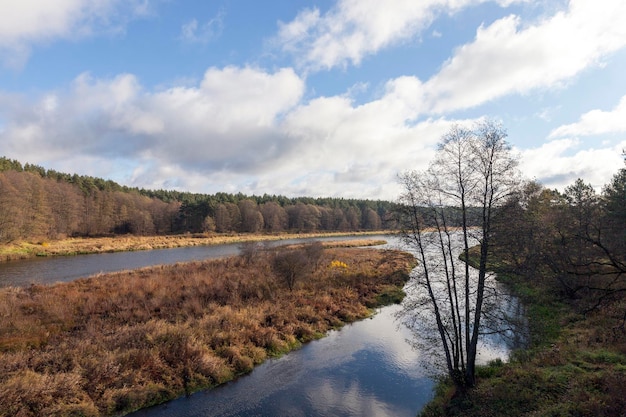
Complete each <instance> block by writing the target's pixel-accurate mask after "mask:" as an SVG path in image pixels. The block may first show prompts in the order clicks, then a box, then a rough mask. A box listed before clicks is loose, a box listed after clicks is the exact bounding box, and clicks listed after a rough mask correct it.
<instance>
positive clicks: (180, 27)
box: [0, 0, 626, 200]
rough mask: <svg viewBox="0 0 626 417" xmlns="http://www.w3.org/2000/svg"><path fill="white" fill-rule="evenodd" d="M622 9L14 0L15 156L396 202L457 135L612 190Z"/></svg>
mask: <svg viewBox="0 0 626 417" xmlns="http://www.w3.org/2000/svg"><path fill="white" fill-rule="evenodd" d="M623 22H626V2H623V1H622V0H601V1H591V0H570V1H566V0H541V1H533V0H493V1H488V0H421V1H415V0H393V1H391V0H390V1H386V2H380V1H377V0H337V1H331V0H323V1H304V0H301V1H287V0H277V1H271V2H259V1H248V0H241V1H237V0H214V1H193V0H55V1H54V2H52V1H50V2H42V1H40V0H21V1H20V2H15V1H12V0H0V155H3V156H6V157H9V158H12V159H18V160H20V161H22V162H30V163H36V164H39V165H42V166H44V167H46V168H49V169H55V170H58V171H62V172H71V173H74V172H76V173H79V174H83V175H93V176H98V177H103V178H107V179H113V180H115V181H117V182H119V183H122V184H125V185H129V186H137V187H144V188H152V189H160V188H165V189H178V190H183V191H193V192H202V193H215V192H219V191H224V192H233V193H236V192H243V193H245V194H263V193H268V194H283V195H287V196H335V197H346V198H371V199H379V198H380V199H390V200H393V199H395V198H396V197H397V195H398V194H399V192H400V190H399V186H398V183H397V180H396V178H397V175H398V173H400V172H403V171H406V170H409V169H417V170H420V169H425V168H426V167H427V165H428V162H429V161H430V159H431V158H432V156H433V154H434V150H435V148H436V144H437V141H438V140H439V139H440V138H441V136H442V135H443V134H445V133H446V132H447V131H448V130H449V129H450V127H451V126H453V125H455V124H468V125H471V124H472V123H474V122H476V121H478V120H481V119H482V118H490V119H493V120H496V121H500V122H501V123H502V124H503V126H504V127H505V128H506V129H507V131H508V134H509V137H508V140H509V142H510V143H511V144H512V145H513V147H514V150H515V152H517V153H519V155H520V162H521V163H520V166H521V168H522V170H523V172H524V174H525V175H526V176H527V177H528V178H533V179H537V180H539V181H540V182H542V183H543V184H544V185H546V186H548V187H550V188H559V189H563V187H565V186H567V185H569V184H571V183H573V182H574V180H575V179H576V178H578V177H580V178H583V179H584V180H585V181H586V182H588V183H591V184H592V185H594V186H595V187H596V188H597V189H598V190H600V189H601V187H602V185H603V184H605V183H607V182H608V181H609V180H610V178H611V177H612V176H613V175H614V174H615V173H616V172H617V170H618V169H619V168H621V167H622V166H623V158H622V157H621V152H622V149H625V148H626V77H624V74H626V25H624V23H623Z"/></svg>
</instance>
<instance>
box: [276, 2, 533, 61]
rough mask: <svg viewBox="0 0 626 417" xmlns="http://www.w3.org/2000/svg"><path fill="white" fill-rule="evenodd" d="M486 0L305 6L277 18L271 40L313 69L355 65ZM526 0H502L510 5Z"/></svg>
mask: <svg viewBox="0 0 626 417" xmlns="http://www.w3.org/2000/svg"><path fill="white" fill-rule="evenodd" d="M485 1H487V0H422V1H414V0H391V1H386V2H381V1H377V0H340V1H339V2H338V3H337V4H336V5H335V6H333V7H332V8H331V9H330V10H329V11H328V12H327V13H325V14H324V15H322V14H321V13H320V11H319V9H317V8H312V9H305V10H304V11H302V12H300V13H299V14H298V15H297V16H296V17H295V19H293V20H292V21H290V22H287V23H284V22H281V23H280V29H279V33H278V35H277V36H276V39H275V40H274V42H275V43H276V44H277V45H278V46H279V47H280V48H282V50H283V51H286V52H289V53H292V54H294V55H295V56H296V60H297V61H298V63H299V65H300V66H301V67H304V68H306V69H307V70H311V71H319V70H327V69H331V68H334V67H337V66H339V67H345V66H347V65H349V64H351V65H359V64H360V62H361V61H362V60H363V58H364V57H366V56H368V55H372V54H374V53H376V52H378V51H379V50H381V49H382V48H386V47H389V46H391V45H396V44H398V43H401V42H405V41H409V40H411V39H413V38H415V37H416V36H417V35H419V34H420V33H421V32H422V31H423V30H424V29H426V28H428V26H429V25H430V23H431V22H432V21H433V19H434V18H435V17H436V16H437V15H438V14H442V13H446V12H448V13H453V12H456V11H458V10H460V9H462V8H464V7H467V6H470V5H473V4H474V5H475V4H479V3H483V2H485ZM519 1H524V0H500V1H496V3H498V4H500V5H502V6H508V5H510V4H512V3H515V2H519Z"/></svg>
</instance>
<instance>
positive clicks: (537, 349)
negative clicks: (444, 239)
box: [421, 273, 626, 417]
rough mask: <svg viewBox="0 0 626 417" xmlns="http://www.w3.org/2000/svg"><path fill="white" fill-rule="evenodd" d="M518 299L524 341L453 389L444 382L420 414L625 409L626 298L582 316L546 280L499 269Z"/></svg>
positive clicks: (483, 416) (609, 412) (617, 412)
mask: <svg viewBox="0 0 626 417" xmlns="http://www.w3.org/2000/svg"><path fill="white" fill-rule="evenodd" d="M499 279H500V280H501V281H503V282H505V283H506V284H508V285H509V286H511V288H513V290H514V292H515V293H516V294H518V295H519V296H520V297H521V298H522V300H523V301H524V303H525V305H526V308H527V317H528V320H529V325H530V334H531V341H532V343H531V346H530V347H529V348H528V349H526V350H520V351H517V352H514V354H513V355H512V358H511V360H510V362H509V363H502V362H501V361H496V362H493V363H491V364H489V365H488V366H483V367H480V368H479V369H478V371H477V372H478V382H477V386H476V387H475V388H474V389H472V390H470V391H469V392H467V393H460V392H457V391H456V390H455V388H454V387H453V386H452V385H451V384H450V383H449V381H446V380H443V381H441V383H440V384H439V386H438V387H437V391H436V396H435V399H434V400H433V401H432V402H431V403H430V404H429V405H428V406H427V407H426V408H425V409H424V410H423V412H422V413H421V416H422V417H434V416H465V417H474V416H475V417H479V416H480V417H488V416H494V417H495V416H507V417H508V416H537V417H538V416H542V417H543V416H555V417H556V416H563V417H564V416H589V417H592V416H594V417H595V416H616V417H617V416H624V415H626V327H625V324H626V323H625V319H626V316H625V315H624V311H626V300H624V299H623V297H622V298H621V299H615V300H613V301H612V302H610V303H607V304H605V305H603V306H602V307H601V308H600V309H597V310H595V311H592V312H589V313H587V314H582V313H580V312H579V309H577V308H576V307H575V305H574V304H573V303H570V302H565V301H564V300H563V299H562V298H560V297H559V296H558V294H557V293H556V292H555V289H554V287H553V286H551V285H549V280H548V279H546V280H545V281H542V282H528V281H526V280H523V279H521V278H520V277H516V276H511V275H507V274H505V273H499Z"/></svg>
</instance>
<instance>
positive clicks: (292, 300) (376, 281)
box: [0, 249, 412, 416]
mask: <svg viewBox="0 0 626 417" xmlns="http://www.w3.org/2000/svg"><path fill="white" fill-rule="evenodd" d="M333 260H340V261H342V262H344V263H345V264H346V265H347V266H348V267H347V268H344V269H342V271H340V273H338V272H337V271H336V270H333V268H330V267H329V265H330V264H331V262H332V261H333ZM411 262H412V258H411V257H410V255H407V254H404V253H399V252H392V251H377V250H365V249H326V250H324V253H323V254H322V257H321V259H320V261H319V262H318V263H317V267H316V269H315V271H313V273H311V274H307V279H306V280H298V281H296V284H295V285H294V287H293V289H292V291H289V290H288V289H287V288H286V286H285V285H284V284H283V282H282V281H281V280H280V279H278V278H277V277H276V276H274V275H273V272H272V268H271V266H270V258H269V255H267V254H264V253H263V252H261V253H259V254H258V255H257V256H255V257H254V259H252V260H251V261H246V262H244V261H243V260H242V259H241V258H236V257H234V258H228V259H222V260H211V261H205V262H192V263H186V264H177V265H173V266H158V267H152V268H145V269H141V270H137V271H125V272H119V273H113V274H106V275H100V276H96V277H92V278H88V279H80V280H77V281H74V282H70V283H61V284H55V285H51V286H43V285H33V286H30V287H27V288H4V289H0V416H65V415H68V416H69V415H83V416H106V415H120V414H124V413H127V412H130V411H132V410H135V409H138V408H141V407H145V406H148V405H151V404H156V403H160V402H163V401H165V400H168V399H171V398H174V397H177V396H179V395H183V394H185V393H190V392H192V391H195V390H198V389H201V388H207V387H212V386H215V385H218V384H221V383H224V382H226V381H228V380H231V379H233V378H235V377H236V376H238V375H241V374H244V373H246V372H249V371H250V370H251V369H252V368H253V367H254V366H255V365H257V364H259V363H261V362H263V361H264V360H265V359H266V358H267V357H269V356H275V355H280V354H283V353H285V352H287V351H289V350H291V349H294V348H297V347H298V346H300V345H301V344H302V343H304V342H306V341H309V340H311V339H315V338H318V337H321V336H322V335H323V334H324V333H325V332H327V331H328V330H329V329H331V328H335V327H339V326H341V325H343V324H344V323H346V322H349V321H353V320H357V319H360V318H364V317H366V316H367V315H368V314H370V312H369V310H368V307H372V306H374V305H376V303H378V302H380V300H381V294H383V293H385V292H390V291H391V292H393V291H392V290H396V291H397V288H398V287H402V285H403V283H404V282H405V280H406V279H407V277H408V271H409V269H410V265H411ZM382 299H385V298H384V297H382Z"/></svg>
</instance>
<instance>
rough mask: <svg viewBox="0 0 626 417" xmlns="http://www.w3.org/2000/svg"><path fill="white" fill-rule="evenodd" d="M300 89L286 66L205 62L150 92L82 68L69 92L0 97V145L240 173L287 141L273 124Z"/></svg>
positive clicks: (26, 154)
mask: <svg viewBox="0 0 626 417" xmlns="http://www.w3.org/2000/svg"><path fill="white" fill-rule="evenodd" d="M303 92H304V82H303V81H302V80H301V79H300V78H299V77H298V76H297V75H296V74H295V73H294V72H293V70H291V69H279V70H277V71H275V72H273V73H267V72H264V71H262V70H259V69H254V68H249V67H244V68H238V67H226V68H223V69H218V68H210V69H209V70H207V71H206V73H205V75H204V78H203V79H202V81H201V82H200V83H199V84H197V85H195V86H184V87H182V86H181V87H172V88H169V89H167V90H163V91H154V92H150V91H145V89H144V88H143V87H142V86H141V85H140V83H139V81H138V80H137V78H136V77H135V76H134V75H132V74H121V75H118V76H116V77H114V78H111V79H94V78H93V77H91V76H90V75H89V74H82V75H80V76H79V77H77V78H76V79H75V80H74V82H73V83H72V85H71V87H70V88H69V89H68V90H67V91H64V92H55V93H47V94H45V95H43V96H42V97H41V98H39V99H38V100H37V101H36V102H29V101H28V100H26V99H24V98H23V97H20V99H19V100H17V101H16V100H11V99H10V98H9V97H7V98H6V99H2V100H0V115H1V117H0V118H1V119H3V122H4V126H3V130H2V131H1V132H0V144H1V147H2V149H3V150H4V151H5V152H6V153H7V154H9V155H14V156H13V157H14V158H19V159H20V160H23V161H30V162H34V163H39V162H40V161H42V160H55V159H58V158H67V153H68V150H71V155H72V156H71V158H76V159H81V158H85V157H89V158H102V159H107V158H108V159H111V160H122V159H123V160H131V159H134V158H136V159H137V162H136V164H144V163H146V164H149V163H150V161H156V160H158V161H161V163H162V164H163V165H165V166H186V167H188V169H189V170H197V171H198V172H201V173H202V174H203V175H205V176H206V175H208V174H210V173H214V172H217V171H220V170H233V171H236V172H238V173H241V174H243V173H245V172H253V171H254V170H256V169H258V168H259V166H262V165H264V164H266V163H268V161H270V162H271V160H273V159H275V158H277V157H279V156H280V155H281V154H282V152H284V151H286V150H288V149H289V141H287V140H286V138H285V135H283V134H281V132H280V131H279V130H278V127H277V126H278V124H279V122H280V119H281V118H282V117H283V114H284V113H285V112H287V111H288V110H289V109H290V108H292V107H293V106H295V105H296V104H297V103H298V102H299V100H300V99H301V97H302V95H303ZM100 176H105V177H108V176H107V175H104V174H101V175H100ZM205 180H206V179H205Z"/></svg>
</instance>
